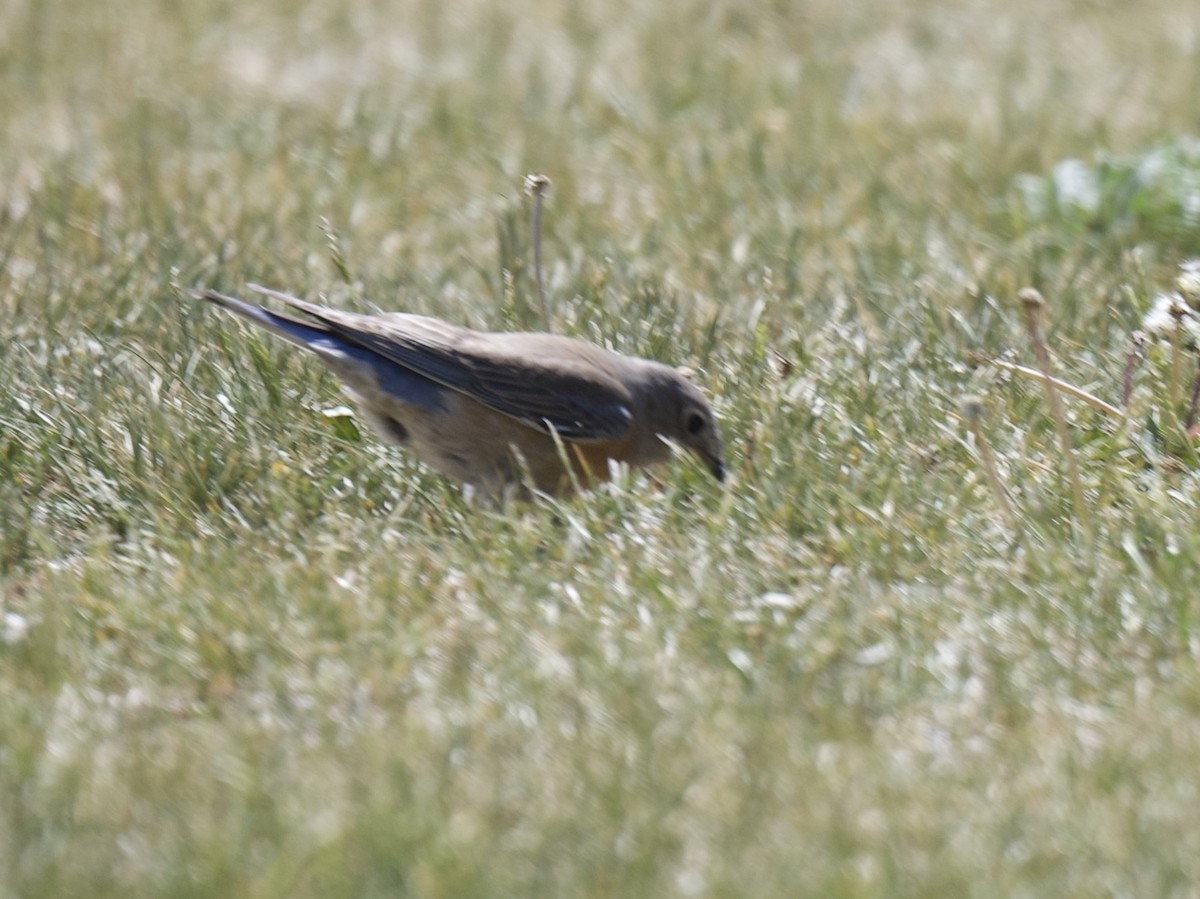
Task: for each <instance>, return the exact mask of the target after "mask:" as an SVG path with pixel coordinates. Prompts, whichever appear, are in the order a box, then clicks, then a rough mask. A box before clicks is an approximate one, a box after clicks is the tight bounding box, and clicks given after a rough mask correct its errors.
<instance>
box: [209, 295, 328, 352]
mask: <svg viewBox="0 0 1200 899" xmlns="http://www.w3.org/2000/svg"><path fill="white" fill-rule="evenodd" d="M272 293H273V292H272ZM192 296H194V297H196V298H197V299H200V300H207V301H208V302H210V303H215V304H216V305H217V306H220V307H222V308H224V309H228V310H229V311H230V312H232V313H234V314H235V315H240V316H241V317H242V318H244V319H246V320H247V321H251V322H254V324H256V325H259V326H261V327H263V328H266V329H267V330H268V331H271V332H272V333H274V334H277V335H279V336H280V337H282V338H283V339H284V340H287V341H290V342H292V343H294V344H296V345H298V346H302V347H305V348H307V349H316V347H315V346H314V343H316V342H318V341H327V340H328V339H329V337H330V333H329V329H328V328H326V327H325V326H324V325H322V324H319V323H317V322H303V321H300V320H298V319H295V318H292V317H291V316H289V315H281V314H280V313H278V312H272V311H271V310H270V309H264V308H263V307H262V306H255V305H254V304H253V303H247V302H246V301H245V300H239V299H238V298H237V297H231V296H228V295H226V294H223V293H217V291H215V290H196V291H192Z"/></svg>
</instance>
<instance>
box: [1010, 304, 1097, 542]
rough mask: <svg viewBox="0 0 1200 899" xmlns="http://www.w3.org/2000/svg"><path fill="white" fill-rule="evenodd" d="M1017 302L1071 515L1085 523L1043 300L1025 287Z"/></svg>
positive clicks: (1086, 518) (1085, 518) (1085, 515)
mask: <svg viewBox="0 0 1200 899" xmlns="http://www.w3.org/2000/svg"><path fill="white" fill-rule="evenodd" d="M1017 296H1018V298H1019V299H1020V301H1021V306H1022V307H1023V308H1024V310H1025V327H1026V329H1027V330H1028V331H1029V339H1030V342H1031V343H1032V344H1033V353H1034V355H1035V356H1036V357H1037V360H1038V366H1039V367H1040V368H1041V370H1042V376H1043V377H1042V384H1043V386H1045V388H1046V401H1047V403H1048V404H1049V405H1050V414H1051V416H1052V417H1053V418H1054V426H1055V427H1056V428H1057V429H1058V442H1059V445H1060V446H1061V448H1062V454H1063V458H1064V459H1065V460H1066V466H1067V480H1069V481H1070V482H1071V498H1072V502H1073V504H1074V506H1075V518H1076V520H1077V521H1079V522H1080V523H1082V524H1084V525H1085V526H1086V525H1087V521H1088V515H1087V507H1086V506H1085V505H1084V500H1083V483H1082V482H1081V481H1080V479H1079V464H1078V463H1077V462H1076V460H1075V450H1074V448H1073V447H1072V446H1071V435H1070V432H1069V431H1068V430H1067V416H1066V413H1065V412H1064V411H1063V405H1062V398H1061V397H1060V396H1059V395H1058V390H1057V387H1056V384H1057V381H1058V379H1057V378H1055V377H1054V376H1052V375H1051V374H1050V350H1049V348H1048V347H1047V346H1046V341H1045V340H1044V339H1043V338H1042V329H1041V317H1042V310H1043V309H1045V307H1046V301H1045V299H1044V298H1043V297H1042V295H1041V293H1039V292H1038V291H1037V290H1036V289H1035V288H1033V287H1026V288H1024V289H1023V290H1021V292H1020V293H1019V294H1017Z"/></svg>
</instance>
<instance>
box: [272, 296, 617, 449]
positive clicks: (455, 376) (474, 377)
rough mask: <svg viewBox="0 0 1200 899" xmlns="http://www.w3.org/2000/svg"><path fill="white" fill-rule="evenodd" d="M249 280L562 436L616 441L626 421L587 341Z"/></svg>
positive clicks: (605, 369)
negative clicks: (500, 330)
mask: <svg viewBox="0 0 1200 899" xmlns="http://www.w3.org/2000/svg"><path fill="white" fill-rule="evenodd" d="M251 286H252V287H254V289H255V290H259V291H261V292H263V293H266V294H267V295H269V296H272V297H275V298H276V299H278V300H280V301H282V302H284V303H287V304H288V305H289V306H291V307H293V308H295V309H298V310H300V311H301V312H304V313H306V314H308V315H310V316H312V317H313V318H314V319H316V320H317V321H318V322H319V323H320V324H321V325H322V326H324V327H326V328H328V329H329V330H330V332H332V333H333V334H336V335H337V336H339V337H341V338H342V339H343V340H346V341H349V342H352V343H354V344H357V345H358V346H361V347H364V348H366V349H369V350H371V351H372V352H375V353H378V354H379V355H380V356H382V357H384V358H385V359H388V360H389V361H391V362H394V363H396V364H397V365H401V366H404V367H405V368H407V369H410V370H411V371H414V372H417V373H418V374H420V375H423V376H424V377H426V378H429V379H430V380H433V381H436V382H437V383H439V384H442V385H443V386H445V387H448V388H450V389H452V390H456V391H458V392H460V393H462V394H464V395H466V396H468V397H470V398H472V399H474V400H477V401H478V402H480V403H482V404H483V405H485V406H487V407H489V408H491V409H494V410H495V411H497V412H500V413H503V414H504V415H508V416H510V417H512V418H515V419H517V420H518V421H521V422H522V423H524V424H526V425H529V426H530V427H533V428H537V429H538V430H542V431H545V430H551V431H553V432H554V433H556V434H558V435H559V436H560V437H562V438H563V439H565V440H574V441H593V440H594V441H602V440H619V439H621V438H623V437H625V436H626V435H627V434H628V433H629V429H630V427H631V425H632V423H633V411H632V402H631V398H630V395H629V391H628V390H627V389H626V388H625V386H624V385H623V384H622V383H621V381H620V379H619V378H617V376H616V375H615V374H614V373H613V371H612V364H611V360H610V359H609V357H608V354H607V353H606V351H605V350H602V349H600V348H599V347H595V346H592V345H591V344H587V343H583V342H582V341H576V340H570V339H568V338H564V337H557V336H554V335H549V334H484V333H480V332H477V331H471V330H468V329H466V328H458V327H455V326H454V325H450V324H448V323H446V322H443V321H441V320H439V319H435V318H428V317H426V316H421V315H408V314H405V313H393V314H389V315H357V314H355V313H349V312H340V311H337V310H334V309H329V308H326V307H324V306H318V305H316V304H314V303H309V302H306V301H304V300H301V299H298V298H296V297H292V296H288V295H287V294H282V293H278V292H277V291H273V290H266V289H264V288H259V287H256V286H254V285H251Z"/></svg>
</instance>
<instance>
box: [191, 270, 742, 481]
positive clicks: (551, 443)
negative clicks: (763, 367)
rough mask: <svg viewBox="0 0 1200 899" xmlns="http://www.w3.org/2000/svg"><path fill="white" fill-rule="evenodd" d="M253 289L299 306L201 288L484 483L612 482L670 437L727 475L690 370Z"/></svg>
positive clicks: (554, 340)
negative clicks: (617, 469)
mask: <svg viewBox="0 0 1200 899" xmlns="http://www.w3.org/2000/svg"><path fill="white" fill-rule="evenodd" d="M247 286H248V288H249V289H251V290H253V291H255V292H256V293H260V294H263V295H264V296H267V297H270V298H272V299H274V300H276V301H278V302H280V303H282V304H284V305H285V306H286V307H289V308H290V310H293V314H285V313H281V312H276V311H273V310H272V309H270V308H267V307H265V306H260V305H256V304H254V303H250V302H246V301H245V300H241V299H239V298H237V297H233V296H228V295H226V294H223V293H218V292H217V291H215V290H210V289H204V290H197V291H192V294H193V296H195V297H197V298H199V299H203V300H207V301H208V302H210V303H214V304H215V305H217V306H220V307H222V308H223V309H226V310H228V311H229V312H232V313H234V314H236V315H238V316H240V317H242V318H244V319H246V320H247V321H250V322H253V323H254V324H256V325H259V326H261V327H263V328H266V329H267V330H268V331H270V332H272V333H273V334H275V335H277V336H279V337H282V338H283V339H285V340H287V341H290V342H291V343H293V344H296V345H298V346H301V347H303V348H305V349H307V350H309V351H311V352H313V353H315V354H316V355H317V356H318V357H319V358H320V359H321V360H322V362H324V363H325V365H326V366H328V367H329V369H330V370H331V371H332V372H333V373H334V374H335V375H336V376H337V377H338V378H339V379H340V380H341V382H342V389H343V390H344V391H345V392H346V394H347V395H348V396H349V397H350V399H351V400H352V401H353V402H354V403H355V404H356V405H357V406H358V407H359V410H360V412H361V413H362V414H363V417H364V418H365V419H366V421H367V423H368V424H369V425H370V426H371V428H372V430H374V431H375V432H376V433H377V434H379V435H380V436H381V437H382V438H384V439H385V440H387V441H389V442H391V443H394V444H398V445H400V446H402V447H404V448H406V449H408V450H410V451H411V452H412V453H413V454H414V455H415V456H416V457H417V458H418V459H419V460H420V461H421V462H423V463H424V464H426V465H428V466H429V467H430V468H432V469H434V470H435V471H438V472H440V473H441V474H443V475H446V476H448V477H450V478H453V479H457V480H458V481H461V482H462V483H463V484H465V485H469V487H470V488H471V489H473V490H481V491H483V492H485V493H487V494H491V495H501V494H503V493H504V492H505V491H506V490H508V489H509V488H515V489H516V490H519V491H522V492H526V493H527V492H528V490H529V488H531V487H532V488H533V489H534V490H537V491H540V492H542V493H546V494H550V495H555V496H562V495H567V494H570V493H572V492H574V491H575V490H576V489H577V488H590V487H592V486H594V485H595V484H598V483H600V482H603V481H606V480H608V479H609V478H610V477H611V476H612V474H613V471H614V465H613V464H612V463H614V462H615V463H624V464H626V465H628V466H629V467H631V468H636V467H641V466H650V465H655V464H658V463H662V462H665V461H667V460H668V459H669V458H670V457H671V448H672V445H675V446H678V447H681V448H683V449H684V450H687V451H689V452H691V453H692V454H693V455H694V456H696V457H697V458H698V459H699V460H700V462H701V463H702V464H703V465H704V467H705V468H706V469H707V470H708V471H709V472H710V473H711V474H712V476H713V477H715V478H716V479H717V480H718V481H723V480H725V475H726V468H725V461H724V456H723V452H722V442H721V435H720V433H719V431H718V428H717V424H716V421H715V419H714V417H713V412H712V408H711V406H710V405H709V403H708V401H707V400H706V399H705V397H704V395H703V394H702V393H701V391H700V390H699V388H698V387H696V385H695V384H693V383H692V381H691V380H690V379H689V377H688V374H687V373H686V372H685V371H681V370H679V369H676V368H673V367H671V366H669V365H665V364H663V363H660V362H656V361H653V360H650V359H643V358H638V357H635V356H627V355H622V354H620V353H616V352H613V351H612V350H609V349H606V348H604V347H601V346H598V345H597V344H594V343H589V342H587V341H583V340H578V339H575V338H570V337H565V336H561V335H557V334H548V333H540V332H488V331H476V330H472V329H470V328H466V327H460V326H458V325H454V324H451V323H449V322H446V321H443V320H442V319H439V318H433V317H430V316H426V315H417V314H413V313H407V312H389V313H383V314H375V315H368V314H361V313H354V312H345V311H341V310H337V309H332V308H329V307H326V306H321V305H318V304H316V303H311V302H308V301H305V300H302V299H300V298H298V297H294V296H291V295H289V294H286V293H281V292H279V291H276V290H271V289H269V288H266V287H261V286H259V285H256V284H250V285H247ZM295 313H300V316H297V315H296V314H295Z"/></svg>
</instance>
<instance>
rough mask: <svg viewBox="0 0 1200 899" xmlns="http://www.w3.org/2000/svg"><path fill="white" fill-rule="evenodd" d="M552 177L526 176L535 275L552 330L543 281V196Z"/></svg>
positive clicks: (547, 325)
mask: <svg viewBox="0 0 1200 899" xmlns="http://www.w3.org/2000/svg"><path fill="white" fill-rule="evenodd" d="M549 186H550V179H549V178H547V177H546V176H545V175H540V174H537V173H536V172H535V173H533V174H530V175H526V176H525V193H526V195H528V196H530V197H532V198H533V209H532V210H531V211H530V213H529V230H530V232H531V234H532V240H533V277H534V281H535V282H536V283H537V292H538V303H540V304H541V307H542V322H543V323H544V324H545V326H546V330H547V331H549V330H550V305H549V304H548V303H547V302H546V287H545V284H544V282H543V281H542V198H543V197H544V196H545V194H546V188H548V187H549Z"/></svg>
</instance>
